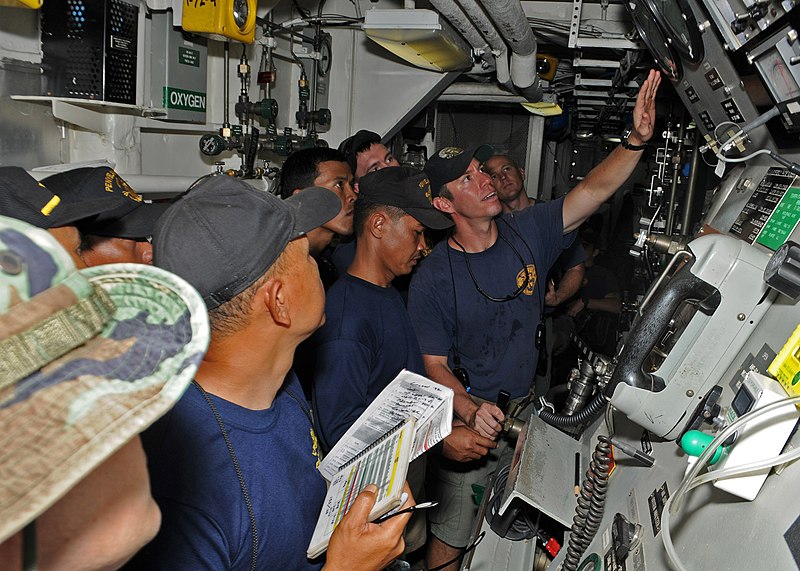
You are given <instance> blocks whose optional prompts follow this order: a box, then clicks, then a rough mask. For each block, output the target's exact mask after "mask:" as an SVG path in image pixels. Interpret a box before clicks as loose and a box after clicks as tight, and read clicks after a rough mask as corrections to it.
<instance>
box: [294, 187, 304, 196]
mask: <svg viewBox="0 0 800 571" xmlns="http://www.w3.org/2000/svg"><path fill="white" fill-rule="evenodd" d="M301 190H303V189H302V188H295V189H294V190H293V191H292V196H294V195H295V194H297V193H298V192H300V191H301Z"/></svg>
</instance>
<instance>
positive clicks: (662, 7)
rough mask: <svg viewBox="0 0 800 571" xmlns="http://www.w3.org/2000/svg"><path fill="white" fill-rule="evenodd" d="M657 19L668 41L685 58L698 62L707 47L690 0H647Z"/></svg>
mask: <svg viewBox="0 0 800 571" xmlns="http://www.w3.org/2000/svg"><path fill="white" fill-rule="evenodd" d="M646 2H647V3H648V4H649V7H650V9H651V11H652V12H653V14H654V15H655V17H656V21H657V22H658V23H659V24H660V26H661V28H662V30H663V31H664V32H665V33H666V36H667V41H669V42H670V44H671V45H672V47H673V48H675V50H676V51H677V52H678V54H680V55H681V56H682V57H683V58H684V59H685V60H687V61H689V62H691V63H697V62H699V61H700V60H702V59H703V56H704V55H705V48H704V47H703V37H702V35H701V33H700V27H699V26H698V25H697V20H696V19H695V17H694V12H692V7H691V6H689V2H688V0H646Z"/></svg>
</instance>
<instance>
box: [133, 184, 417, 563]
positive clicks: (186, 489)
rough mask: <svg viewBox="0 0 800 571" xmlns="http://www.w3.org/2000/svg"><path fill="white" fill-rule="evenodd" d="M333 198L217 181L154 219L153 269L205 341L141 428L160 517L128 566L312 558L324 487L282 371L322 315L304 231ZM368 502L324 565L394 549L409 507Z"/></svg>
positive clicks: (384, 555)
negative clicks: (174, 392) (162, 410)
mask: <svg viewBox="0 0 800 571" xmlns="http://www.w3.org/2000/svg"><path fill="white" fill-rule="evenodd" d="M341 207H342V203H341V200H340V199H339V197H337V196H336V195H335V194H333V193H331V192H330V191H329V190H326V189H323V188H308V189H305V190H303V192H301V193H298V194H296V195H294V196H292V197H290V198H287V199H286V200H281V199H279V198H277V197H275V196H273V195H271V194H268V193H264V192H259V191H256V190H254V189H252V188H251V187H249V186H248V185H246V184H245V183H243V182H241V181H238V180H235V179H232V178H230V177H227V176H219V177H214V178H211V179H208V180H207V181H205V182H204V183H202V184H200V185H199V186H198V187H197V188H195V189H193V190H192V192H190V193H188V194H187V195H186V196H184V197H183V198H181V199H180V200H179V201H178V202H176V203H175V204H173V205H172V206H171V207H170V208H169V210H167V212H166V213H165V214H164V215H163V216H162V217H161V219H160V220H159V223H158V225H157V227H156V230H155V235H154V242H155V264H156V265H157V266H160V267H162V268H165V269H168V270H170V271H172V272H174V273H176V274H178V275H179V276H181V277H183V278H184V279H186V280H187V281H188V282H189V283H190V284H191V285H193V286H194V287H195V288H196V289H197V290H198V291H199V292H200V294H201V295H202V296H203V300H204V301H205V302H206V305H207V306H208V308H209V321H210V324H211V343H210V345H209V350H208V352H207V353H206V355H205V358H204V359H203V361H202V363H201V364H200V367H199V369H198V370H197V374H196V376H195V382H194V384H193V385H192V386H190V387H189V389H188V390H187V391H186V393H185V394H184V395H183V397H182V398H181V400H180V401H179V402H178V404H177V405H176V406H175V408H174V409H172V410H171V411H170V413H169V414H167V415H166V416H164V417H163V418H161V419H160V421H159V422H156V423H155V424H154V425H153V426H152V427H151V428H149V429H148V430H147V431H146V432H145V433H144V434H143V436H142V441H143V444H144V448H145V450H146V452H147V458H148V470H149V472H150V477H151V482H152V490H153V497H154V498H155V500H156V502H157V503H158V504H159V507H160V508H161V513H162V524H161V529H160V531H159V533H158V535H157V536H156V538H155V539H154V540H153V542H151V543H150V544H149V545H147V546H146V547H145V548H144V549H143V550H142V551H141V552H140V553H139V554H138V555H137V556H136V558H135V559H134V560H133V561H132V562H131V564H130V568H133V569H148V570H151V569H170V570H172V569H192V570H196V569H210V570H212V569H213V570H223V569H230V570H233V569H237V570H238V569H241V570H246V569H319V568H320V567H321V566H322V565H323V561H322V560H316V561H309V560H308V559H307V558H306V550H307V548H308V544H309V541H310V539H311V536H312V532H313V530H314V527H315V525H316V522H317V518H318V516H319V513H320V509H321V507H322V503H323V501H324V498H325V493H326V485H325V481H324V480H323V478H322V476H321V475H320V474H319V472H318V470H317V463H318V460H319V450H318V446H317V440H316V437H315V434H314V429H313V425H312V422H311V414H310V411H309V410H308V406H307V404H306V401H305V400H304V398H303V393H302V391H301V389H300V386H299V383H298V382H297V378H296V377H295V376H294V374H293V373H291V372H290V367H291V364H292V357H293V355H294V351H295V348H296V347H297V345H298V344H300V342H301V341H303V340H304V339H306V338H307V337H309V336H310V335H311V334H312V333H313V332H314V330H316V329H317V328H318V327H319V326H320V325H322V323H323V321H324V319H325V315H324V312H323V309H324V300H325V296H324V292H323V288H322V283H321V281H320V277H319V272H318V270H317V265H316V263H315V261H314V259H313V257H312V256H311V254H310V251H309V240H308V238H307V236H306V233H307V232H309V231H311V230H313V229H314V228H317V227H318V226H320V225H321V224H324V223H325V222H327V221H328V220H330V219H332V218H333V217H334V216H335V215H336V214H337V213H338V212H340V210H341ZM143 303H144V302H143ZM180 366H181V364H180V363H175V364H174V367H180ZM374 500H375V494H374V492H364V493H362V496H361V497H360V498H358V499H357V500H356V505H355V506H354V507H353V508H352V509H351V510H350V512H348V514H347V515H346V516H345V518H344V519H343V520H342V522H341V523H340V524H339V526H338V527H337V528H336V532H335V533H334V535H333V537H332V539H331V542H330V547H329V550H328V557H327V563H325V567H326V569H328V571H334V570H336V571H338V570H340V569H342V570H344V569H374V570H376V571H377V570H378V569H382V568H383V566H385V565H386V564H387V563H388V562H390V561H391V560H392V559H393V558H394V557H396V556H397V555H399V554H400V553H401V552H402V550H403V540H402V532H403V529H404V527H405V525H406V523H407V519H406V518H407V516H399V517H401V518H404V519H402V520H401V521H399V522H398V524H397V525H394V524H392V522H394V521H395V520H397V519H398V518H392V519H391V520H388V521H387V522H385V523H383V524H371V523H368V520H367V517H368V514H369V510H370V508H371V507H372V506H373V505H374ZM347 520H349V521H347ZM387 524H388V525H387Z"/></svg>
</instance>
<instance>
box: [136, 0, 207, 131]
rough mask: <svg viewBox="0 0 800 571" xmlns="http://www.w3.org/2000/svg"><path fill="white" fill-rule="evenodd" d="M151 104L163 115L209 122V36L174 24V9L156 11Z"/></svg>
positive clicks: (153, 17) (182, 119) (154, 16)
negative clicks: (177, 27) (162, 112)
mask: <svg viewBox="0 0 800 571" xmlns="http://www.w3.org/2000/svg"><path fill="white" fill-rule="evenodd" d="M151 42H152V50H151V52H150V70H151V72H152V75H151V79H150V105H151V106H152V107H156V108H163V109H165V110H166V115H162V116H160V117H159V118H160V119H166V120H169V121H183V122H187V123H205V122H206V103H207V97H206V92H207V88H206V85H207V83H206V67H207V63H208V48H207V46H206V43H207V41H206V39H205V38H201V37H198V36H194V35H189V34H186V33H184V32H182V31H181V30H180V29H176V28H175V27H173V22H172V12H169V11H167V12H153V13H152V36H151Z"/></svg>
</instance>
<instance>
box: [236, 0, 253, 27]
mask: <svg viewBox="0 0 800 571" xmlns="http://www.w3.org/2000/svg"><path fill="white" fill-rule="evenodd" d="M249 15H250V5H249V4H248V3H247V0H233V21H234V23H235V24H236V25H237V26H238V27H239V30H241V31H244V27H245V24H247V17H248V16H249Z"/></svg>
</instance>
